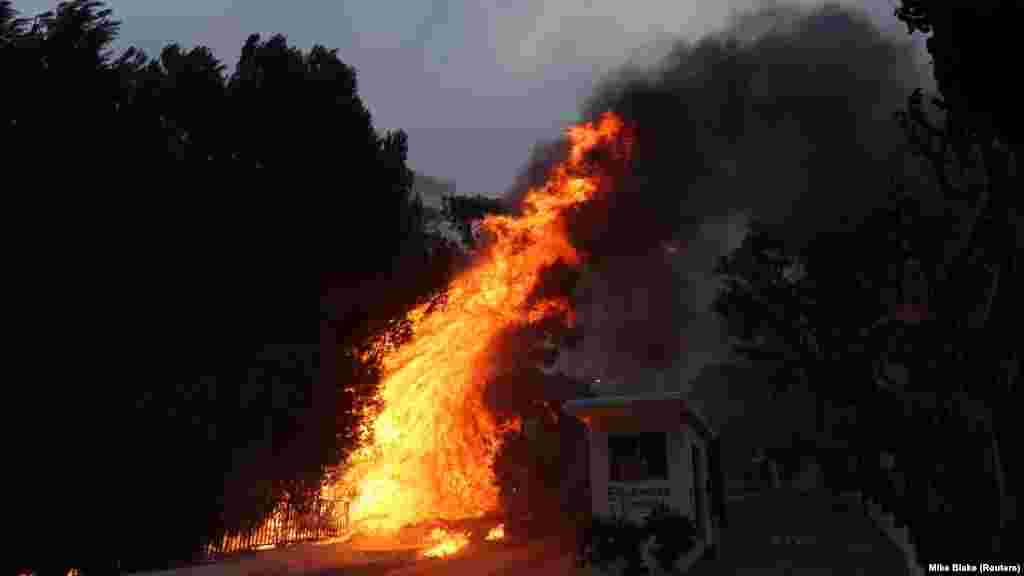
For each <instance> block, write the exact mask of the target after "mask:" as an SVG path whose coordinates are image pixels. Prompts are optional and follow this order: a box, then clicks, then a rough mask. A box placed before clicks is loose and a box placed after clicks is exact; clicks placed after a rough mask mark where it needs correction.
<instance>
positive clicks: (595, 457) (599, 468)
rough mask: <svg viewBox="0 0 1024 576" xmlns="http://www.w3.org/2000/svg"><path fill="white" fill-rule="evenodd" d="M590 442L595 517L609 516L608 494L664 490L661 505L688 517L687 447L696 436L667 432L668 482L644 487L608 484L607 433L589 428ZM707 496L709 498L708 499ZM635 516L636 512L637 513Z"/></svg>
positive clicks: (687, 432) (690, 483) (690, 488)
mask: <svg viewBox="0 0 1024 576" xmlns="http://www.w3.org/2000/svg"><path fill="white" fill-rule="evenodd" d="M588 434H589V435H590V436H589V439H590V442H589V444H590V478H591V486H592V489H591V500H592V504H593V511H594V513H595V514H597V515H602V516H607V515H612V514H614V513H615V511H613V510H612V507H611V500H612V499H610V498H609V492H610V491H611V490H617V489H623V488H625V489H628V490H632V489H640V490H651V489H661V488H663V487H666V486H667V487H668V489H669V496H668V498H667V499H665V502H666V503H667V504H668V505H669V506H670V507H672V508H674V509H675V510H677V511H679V512H680V513H682V514H687V515H692V513H693V510H694V507H693V506H694V497H693V489H694V481H693V462H692V458H691V446H692V443H693V442H694V441H697V442H702V441H701V440H700V439H699V438H698V437H697V435H696V434H695V433H694V432H693V431H692V430H690V429H688V428H686V427H681V428H680V429H677V430H671V431H668V437H667V442H666V444H667V447H666V450H667V451H668V468H669V479H668V482H664V481H661V482H657V481H655V482H648V483H644V484H628V485H627V484H620V483H614V484H613V483H610V482H609V461H608V460H609V454H608V433H607V432H605V431H603V430H600V429H594V428H593V427H591V428H590V429H589V431H588ZM709 497H710V496H709ZM637 513H639V512H637Z"/></svg>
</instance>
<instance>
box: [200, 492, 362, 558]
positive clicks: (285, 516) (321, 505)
mask: <svg viewBox="0 0 1024 576" xmlns="http://www.w3.org/2000/svg"><path fill="white" fill-rule="evenodd" d="M347 529H348V502H346V501H340V500H321V501H320V502H318V503H317V504H316V506H315V507H314V509H313V510H312V511H310V512H307V513H304V514H300V513H297V512H295V511H294V510H288V509H287V508H286V507H282V508H281V509H280V510H278V511H277V512H275V513H274V514H273V515H272V516H271V517H270V518H269V519H268V520H267V521H266V522H264V523H263V524H262V525H261V526H259V527H257V528H255V529H253V530H249V531H246V532H242V533H239V534H228V535H225V536H224V537H223V538H222V539H220V541H218V542H213V543H211V544H210V545H209V546H207V549H206V555H207V557H208V558H216V557H218V556H223V555H225V554H231V553H235V552H243V551H247V550H258V549H261V548H270V547H275V546H281V545H286V544H294V543H297V542H310V541H317V540H327V539H329V538H336V537H339V536H342V535H343V534H344V533H345V531H346V530H347Z"/></svg>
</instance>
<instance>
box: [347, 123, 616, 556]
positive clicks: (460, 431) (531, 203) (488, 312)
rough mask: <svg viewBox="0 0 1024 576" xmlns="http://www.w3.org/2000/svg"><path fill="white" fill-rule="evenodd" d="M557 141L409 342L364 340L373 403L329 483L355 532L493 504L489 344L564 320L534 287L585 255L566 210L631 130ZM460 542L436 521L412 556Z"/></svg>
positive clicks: (494, 427) (497, 441) (593, 126)
mask: <svg viewBox="0 0 1024 576" xmlns="http://www.w3.org/2000/svg"><path fill="white" fill-rule="evenodd" d="M567 139H568V144H569V151H568V155H567V158H566V159H565V161H564V162H562V163H561V164H559V165H558V166H556V167H555V168H554V169H553V170H552V171H551V172H550V175H549V178H548V180H547V182H546V183H545V184H544V185H542V186H538V187H535V188H533V189H531V190H530V191H529V192H528V193H527V194H526V196H525V197H524V199H523V201H522V209H521V210H520V211H519V212H518V213H516V214H514V215H512V214H502V215H490V216H487V217H485V218H484V220H483V222H482V230H483V232H484V237H485V238H486V243H485V245H484V246H482V248H481V250H480V251H479V253H478V254H477V256H476V260H475V261H474V263H473V264H472V265H471V266H470V267H468V268H467V269H466V270H465V271H463V272H462V273H460V274H459V275H457V276H456V278H455V279H454V280H453V281H452V282H451V283H450V285H449V286H448V288H447V291H446V294H445V298H444V301H443V303H442V304H441V305H439V306H435V307H434V308H433V309H432V308H431V306H430V305H423V306H421V307H419V308H417V309H414V310H413V311H412V312H411V313H410V314H409V316H408V320H409V321H410V322H411V324H412V333H413V335H412V338H411V339H410V340H408V341H406V342H405V343H402V344H395V343H393V342H391V341H389V340H388V339H387V338H382V339H381V340H380V341H378V342H377V343H376V352H377V353H379V354H380V356H381V358H382V362H381V364H382V370H383V374H382V381H381V386H380V400H381V404H380V408H378V409H377V410H375V411H374V412H372V413H367V414H366V415H365V417H366V423H365V426H364V429H363V434H364V436H363V437H364V439H365V440H366V444H365V446H364V447H363V448H361V449H360V450H359V451H357V452H356V453H355V454H354V455H353V457H352V458H351V460H350V461H349V462H348V465H347V468H346V471H345V473H344V474H343V475H342V477H341V480H340V481H339V483H338V485H336V486H335V487H334V488H335V489H336V490H337V491H339V492H340V493H342V494H346V495H349V496H350V497H351V498H352V500H351V504H350V508H349V519H350V522H351V525H352V527H353V528H354V529H355V530H356V531H358V532H361V533H365V534H378V535H388V534H396V533H397V532H398V530H399V529H401V528H403V527H406V526H412V525H418V524H425V523H428V522H436V521H450V520H458V519H465V518H480V517H483V516H485V515H487V514H488V513H490V512H493V511H494V510H496V509H497V508H498V505H499V490H498V487H497V485H496V482H495V478H494V472H493V468H492V465H493V463H494V459H495V456H496V455H497V453H498V451H499V449H500V447H501V442H502V438H503V436H504V435H505V433H506V432H508V431H511V430H518V429H519V427H520V424H521V423H520V421H519V418H518V417H517V416H497V415H496V413H495V412H494V411H493V410H491V409H489V407H488V405H487V404H486V402H485V389H486V387H487V385H488V383H489V382H492V381H493V380H494V379H495V378H496V377H498V376H499V375H500V372H501V362H500V360H499V357H500V353H499V352H498V350H499V348H500V343H501V342H500V340H501V338H502V335H503V334H507V333H509V331H515V330H516V329H518V328H521V327H527V326H533V325H538V324H544V323H551V322H557V323H558V324H560V325H562V326H572V324H573V322H574V314H573V310H572V308H571V304H570V302H569V300H568V297H567V296H566V295H564V294H560V293H554V294H552V293H550V292H549V291H544V290H539V289H538V288H539V285H540V284H542V283H543V275H544V273H545V271H546V270H550V269H552V268H553V267H557V266H568V267H578V266H579V265H580V264H581V262H582V260H583V259H585V258H586V254H585V253H582V252H581V251H578V250H577V249H576V248H575V247H574V246H573V244H572V243H571V242H570V238H569V234H568V232H567V218H569V217H571V214H572V213H573V211H576V210H579V209H580V208H581V207H583V206H584V205H585V204H587V203H588V202H589V201H590V200H592V199H593V198H594V197H595V195H598V194H601V195H604V194H607V193H608V191H609V188H610V187H611V177H610V176H609V174H610V173H611V172H610V170H612V169H613V168H614V166H615V165H616V164H615V163H623V162H626V161H628V159H629V157H630V152H631V146H632V136H631V130H630V129H629V128H627V127H626V126H625V124H624V122H623V121H622V120H621V119H620V118H619V117H618V116H616V115H613V114H610V113H609V114H606V115H604V116H602V117H601V118H600V119H599V120H598V121H596V122H592V123H586V124H582V125H578V126H575V127H572V128H570V129H569V130H568V133H567ZM555 292H560V291H555ZM503 528H504V527H503V526H501V525H499V526H495V527H493V529H492V530H491V531H490V532H489V533H488V534H487V536H486V540H499V539H501V538H503V536H504V531H503ZM468 542H469V535H468V534H466V533H462V532H456V531H449V530H446V529H441V528H438V529H435V530H434V531H433V532H431V533H430V536H429V537H428V538H427V545H428V548H427V550H426V551H425V552H424V555H427V556H446V555H450V554H453V553H455V552H457V551H458V550H460V549H462V548H463V547H465V546H466V544H467V543H468Z"/></svg>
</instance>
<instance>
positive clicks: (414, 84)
mask: <svg viewBox="0 0 1024 576" xmlns="http://www.w3.org/2000/svg"><path fill="white" fill-rule="evenodd" d="M761 3H762V2H759V1H758V0H728V1H723V0H677V1H672V2H668V1H664V2H639V3H626V2H618V1H613V0H559V1H550V2H543V1H540V0H522V1H517V2H499V1H498V0H482V1H479V2H471V1H460V0H422V1H418V2H409V1H403V2H399V1H396V0H374V1H372V2H371V1H369V0H362V1H354V0H348V1H346V0H303V1H296V2H287V3H286V2H276V1H274V2H272V1H270V0H245V1H241V0H235V1H232V0H178V1H176V2H165V1H158V0H113V1H110V2H107V5H108V6H110V7H111V8H113V10H114V15H115V17H116V18H118V19H119V20H121V21H122V22H123V26H122V30H121V38H120V42H119V47H121V48H123V47H127V46H129V45H134V46H137V47H139V48H142V49H143V50H145V51H146V53H147V54H149V55H150V56H155V55H157V54H158V53H159V51H160V48H161V47H162V46H164V45H166V44H167V43H170V42H177V43H179V44H182V45H183V46H184V47H186V48H188V47H191V46H194V45H205V46H208V47H210V48H211V49H213V51H214V53H215V54H216V55H217V57H218V58H220V59H221V60H222V61H223V62H225V63H226V64H227V65H228V66H229V69H231V68H232V67H233V66H234V63H235V61H236V59H237V57H238V54H239V52H240V50H241V46H242V43H243V42H244V40H245V38H246V36H248V35H249V34H251V33H259V34H261V35H264V36H269V35H271V34H274V33H282V34H285V35H286V36H287V37H288V39H289V41H290V43H291V44H293V45H296V46H298V47H300V48H302V49H308V48H310V47H311V46H312V45H314V44H323V45H326V46H327V47H330V48H337V49H338V50H339V53H340V56H341V58H342V60H343V61H345V62H346V63H348V64H350V65H353V66H355V68H356V69H357V71H358V74H359V81H360V92H361V95H362V97H363V98H364V100H365V101H366V102H367V104H368V106H369V107H370V110H371V112H372V113H373V116H374V124H375V125H376V126H377V127H378V128H379V129H395V128H401V129H403V130H405V131H406V132H407V133H408V134H409V146H410V152H409V156H410V158H409V159H410V165H411V166H412V168H413V169H414V170H417V171H418V172H422V173H424V174H427V175H431V176H435V177H438V178H443V179H446V180H451V181H454V182H455V183H456V190H457V191H458V192H459V193H462V194H476V193H484V194H490V195H496V194H500V193H502V192H504V190H505V189H506V188H507V187H508V186H509V185H510V184H511V182H512V180H513V177H514V175H515V173H516V172H517V170H518V169H519V168H520V166H522V164H523V163H524V162H525V161H526V159H527V156H528V153H529V150H530V147H531V146H532V145H533V144H534V143H536V142H538V141H540V140H547V139H551V138H555V137H557V136H558V134H559V132H560V131H561V129H562V128H563V127H564V126H565V125H567V124H569V123H572V122H574V121H576V120H577V111H578V107H579V104H580V102H581V100H582V99H583V97H585V96H586V95H587V94H588V93H589V91H590V88H591V86H592V84H593V82H594V80H595V79H596V78H598V77H599V76H600V75H601V73H602V72H603V71H607V70H609V69H611V68H614V67H616V66H618V65H620V64H622V63H624V62H625V61H627V60H628V59H630V58H633V59H634V60H636V59H638V58H646V59H648V60H651V59H652V57H651V56H650V54H652V53H653V54H657V53H658V52H659V49H658V47H659V46H664V45H666V44H667V42H666V40H669V41H670V40H671V39H673V38H680V37H682V38H690V39H695V38H699V37H700V36H702V35H705V34H707V33H709V32H713V31H714V30H715V29H716V28H719V27H721V26H722V25H723V24H724V23H725V22H726V20H727V18H728V17H729V14H730V12H731V11H733V10H744V9H749V8H751V7H753V6H757V5H759V4H761ZM802 3H805V4H806V3H808V2H806V0H804V1H803V2H802ZM845 3H846V4H852V5H856V6H861V7H862V8H865V9H867V10H868V11H869V12H870V13H871V14H872V15H874V16H875V17H876V18H875V20H876V21H877V22H879V23H880V24H881V25H882V26H883V27H884V28H887V29H893V30H895V31H897V32H898V31H899V30H900V25H899V23H898V22H897V21H896V19H895V18H894V17H893V16H892V12H893V5H894V0H861V1H856V2H855V1H852V0H850V1H847V2H845ZM14 5H15V8H16V9H18V10H19V11H20V12H21V13H22V14H23V15H31V14H35V13H38V12H41V11H44V10H49V9H53V8H54V7H55V6H56V2H55V1H53V0H17V1H16V2H15V3H14ZM652 47H653V48H652ZM644 54H647V56H644Z"/></svg>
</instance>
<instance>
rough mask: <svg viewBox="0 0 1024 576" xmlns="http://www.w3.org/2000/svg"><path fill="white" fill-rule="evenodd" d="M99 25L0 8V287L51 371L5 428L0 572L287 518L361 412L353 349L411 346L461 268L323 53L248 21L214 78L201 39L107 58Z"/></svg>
mask: <svg viewBox="0 0 1024 576" xmlns="http://www.w3.org/2000/svg"><path fill="white" fill-rule="evenodd" d="M118 28H119V24H118V23H117V22H116V21H115V20H113V18H112V13H111V11H110V10H109V9H107V8H106V7H105V6H104V5H103V4H102V3H101V2H97V1H93V0H75V1H72V2H63V3H61V4H59V5H58V6H57V8H56V9H55V10H54V11H52V12H48V13H45V14H42V15H39V16H37V17H35V18H21V17H19V15H18V13H17V12H16V11H15V9H14V6H13V4H12V3H11V2H10V1H7V0H0V70H2V76H3V80H2V84H3V89H2V90H0V143H2V144H3V147H2V148H3V150H4V152H3V154H4V156H2V157H0V163H2V164H3V165H4V167H5V169H6V171H5V177H4V180H3V182H4V184H3V185H2V186H0V187H2V188H3V189H4V191H5V192H7V191H9V190H18V191H20V193H19V194H18V195H16V197H15V198H14V199H13V200H12V201H11V202H10V204H9V205H8V208H9V209H10V211H11V212H10V214H12V215H14V214H17V215H18V216H19V217H18V221H17V222H12V225H13V226H12V231H14V228H16V229H17V230H16V231H15V234H16V235H17V237H18V238H19V239H20V241H21V242H22V243H23V244H24V245H25V248H26V250H19V254H23V255H24V256H23V257H19V261H18V262H17V263H16V264H18V265H19V267H18V268H12V270H13V271H15V272H16V273H15V274H14V276H13V278H14V279H15V282H14V283H13V286H14V287H15V288H16V289H18V290H19V294H24V299H23V300H19V302H24V303H25V305H24V306H22V308H24V309H26V310H28V312H29V316H30V317H29V318H28V321H27V322H26V323H25V325H26V328H25V330H24V331H23V332H21V333H22V335H23V336H22V338H21V340H22V341H23V342H26V343H28V346H26V348H30V349H31V351H32V353H33V355H32V356H31V357H29V356H26V363H28V364H31V365H32V366H35V367H36V368H34V371H38V367H39V366H47V367H50V368H48V369H47V370H46V380H47V381H48V382H53V383H54V384H52V385H50V386H46V387H40V386H27V387H24V390H22V391H16V392H15V400H16V401H15V403H14V404H15V405H17V406H20V407H21V408H20V409H19V412H20V413H17V414H14V415H12V417H11V418H8V419H6V421H7V422H8V423H10V424H12V429H13V430H14V431H16V432H17V433H19V434H21V435H25V436H26V437H28V438H30V440H29V441H26V442H23V443H20V444H18V446H16V449H15V451H14V453H12V454H11V456H10V458H12V461H13V462H17V463H18V468H19V470H20V471H19V474H17V475H16V477H15V481H16V489H15V492H16V493H18V494H20V497H19V498H17V499H16V500H17V501H16V502H15V503H14V506H15V513H14V514H13V518H14V519H15V523H17V524H19V526H21V528H19V530H17V531H16V534H15V540H14V541H9V542H8V546H7V549H8V550H10V551H14V553H13V554H5V560H7V561H9V562H10V563H11V565H8V564H7V562H5V564H4V569H5V570H6V569H7V568H10V569H12V570H13V569H31V570H33V571H35V572H36V573H38V574H50V573H52V574H58V573H59V574H61V575H63V574H66V573H67V571H68V569H70V568H72V567H75V568H78V569H80V570H82V572H83V573H84V574H85V575H87V576H90V575H92V574H103V573H115V572H117V571H118V570H121V571H131V570H142V569H156V568H161V567H166V566H172V565H176V564H180V563H184V562H190V561H193V560H195V558H196V557H197V554H198V552H199V551H200V550H201V548H202V547H203V546H204V545H205V544H206V543H207V542H209V541H210V540H211V539H213V538H217V537H219V536H220V535H222V534H225V533H233V532H237V531H239V530H244V529H246V528H248V527H251V526H253V525H257V524H259V523H260V522H261V521H262V520H263V519H264V518H265V517H266V515H267V513H268V512H269V511H270V510H272V509H273V508H274V507H276V506H278V505H281V504H286V505H288V506H291V507H292V508H295V509H298V510H304V509H306V508H308V507H309V506H310V504H312V503H313V501H314V500H315V499H316V498H317V497H318V495H319V490H318V489H319V485H320V482H321V481H322V480H323V478H324V477H325V475H326V474H328V473H329V472H330V471H332V470H333V469H334V467H336V466H337V465H338V464H339V463H341V462H343V461H344V458H345V455H346V454H347V453H348V452H349V451H350V450H352V449H353V448H354V447H355V446H356V445H357V442H358V438H357V434H356V431H357V425H358V424H359V418H360V414H361V413H362V410H363V409H365V408H367V407H370V406H372V405H373V404H374V402H375V400H374V398H375V396H374V395H375V391H376V385H377V378H378V372H377V362H378V361H379V356H375V355H374V354H370V353H369V352H370V347H369V344H368V342H369V339H370V338H371V337H372V336H374V335H376V334H379V333H382V332H389V333H390V334H391V335H392V338H393V339H400V338H402V337H403V336H407V335H408V330H409V326H408V323H407V322H404V321H402V320H401V318H402V317H403V316H404V313H405V312H406V311H407V310H408V309H409V308H410V307H411V306H413V305H415V304H417V303H419V302H423V301H426V300H428V299H431V298H435V299H438V298H440V297H442V296H443V294H442V293H441V288H442V287H443V286H445V285H446V282H447V280H448V278H449V277H450V274H451V273H452V270H453V268H454V266H455V263H456V262H457V261H458V260H459V253H460V251H459V248H458V247H457V246H455V245H453V244H452V243H451V242H446V241H444V240H443V239H441V238H436V237H430V235H429V234H428V233H427V232H426V231H425V230H424V210H423V206H422V202H421V201H420V200H419V198H417V197H415V196H414V195H413V193H412V191H411V184H412V173H411V171H410V170H409V169H408V168H407V166H406V153H407V146H408V143H407V140H406V137H405V134H404V133H402V132H395V133H387V134H379V133H378V132H377V131H376V130H375V129H374V127H373V125H372V121H371V117H370V114H369V112H368V110H367V108H366V106H365V105H364V104H363V102H362V99H361V98H360V96H359V94H358V90H357V82H356V73H355V70H354V69H352V68H351V67H350V66H348V65H347V64H345V63H344V62H343V61H342V60H341V59H340V57H339V55H338V54H337V52H336V51H333V50H329V49H327V48H324V47H321V46H316V47H314V48H313V49H311V50H309V51H306V52H304V51H301V50H298V49H296V48H294V47H291V46H289V45H288V43H287V41H286V39H285V38H284V37H283V36H279V35H278V36H273V37H271V38H269V39H267V40H263V39H261V38H260V37H258V36H251V37H250V38H249V39H248V40H247V41H246V42H245V45H244V46H243V47H242V53H241V58H240V59H239V62H238V65H237V67H236V68H235V70H234V71H233V73H231V74H230V75H228V74H227V70H226V69H225V66H224V65H223V64H221V63H220V62H219V61H218V60H217V59H216V58H215V57H214V56H213V54H212V53H211V52H210V50H208V49H207V48H204V47H195V48H190V49H186V48H183V47H181V46H178V45H174V44H172V45H169V46H167V47H166V48H164V49H163V50H162V51H161V53H160V55H159V57H158V58H155V59H151V58H149V57H147V56H146V55H145V54H143V53H142V52H140V51H138V50H135V49H128V50H126V51H124V52H123V53H121V54H118V55H115V54H114V53H113V51H112V50H111V48H110V46H111V43H112V41H113V40H114V39H115V37H116V34H117V31H118ZM51 191H62V192H65V194H64V195H63V196H62V197H61V199H60V201H56V200H51V195H50V194H49V193H50V192H51ZM44 192H45V194H44ZM111 192H129V194H122V195H117V194H111ZM114 198H117V199H116V200H114ZM40 200H43V202H39V201H40ZM46 203H50V204H49V205H47V206H45V208H44V207H43V206H41V205H40V204H44V205H45V204H46ZM30 253H31V254H30ZM22 261H24V264H25V266H24V267H20V264H21V263H22ZM311 270H317V271H318V272H316V273H311ZM318 287H319V296H320V310H319V318H318V317H317V315H318V312H317V311H316V310H315V308H314V306H313V297H314V295H315V294H316V293H317V289H318ZM36 302H38V304H36ZM29 303H31V304H29ZM54 310H56V313H54ZM318 320H319V323H320V330H319V333H318V332H317V329H316V326H317V322H318ZM55 531H56V532H55ZM57 532H59V533H60V534H59V535H56V534H57ZM54 538H56V539H57V540H59V544H57V545H55V544H54ZM118 566H120V568H118Z"/></svg>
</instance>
